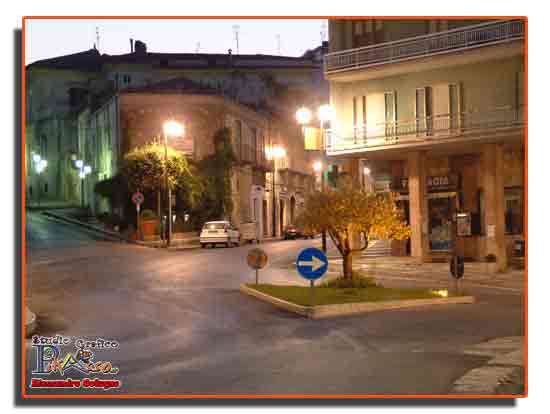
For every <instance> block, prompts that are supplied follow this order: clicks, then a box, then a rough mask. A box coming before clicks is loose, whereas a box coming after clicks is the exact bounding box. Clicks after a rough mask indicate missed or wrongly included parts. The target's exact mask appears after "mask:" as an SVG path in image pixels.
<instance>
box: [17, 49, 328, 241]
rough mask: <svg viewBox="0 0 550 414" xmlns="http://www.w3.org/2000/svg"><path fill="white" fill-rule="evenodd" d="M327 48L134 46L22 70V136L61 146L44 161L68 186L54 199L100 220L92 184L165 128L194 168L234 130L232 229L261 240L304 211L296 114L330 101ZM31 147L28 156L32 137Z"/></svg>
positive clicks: (305, 171)
mask: <svg viewBox="0 0 550 414" xmlns="http://www.w3.org/2000/svg"><path fill="white" fill-rule="evenodd" d="M327 47H328V46H327V45H326V44H325V45H323V46H321V47H319V48H317V49H314V50H312V51H308V52H306V54H304V56H303V57H299V58H294V57H285V56H266V55H233V54H232V53H231V51H229V52H228V53H227V54H165V53H162V54H161V53H150V52H147V49H146V46H145V44H143V43H142V42H139V41H138V42H136V43H135V48H134V45H133V43H132V50H131V53H129V54H125V55H117V56H108V55H100V54H99V52H98V51H97V50H95V49H92V50H90V51H87V52H82V53H78V54H75V55H69V56H62V57H59V58H54V59H47V60H44V61H39V62H35V63H33V64H32V65H30V66H29V67H28V68H27V97H28V102H29V106H28V115H27V119H26V121H27V128H26V129H27V131H29V132H34V135H35V136H36V135H38V136H41V137H44V139H46V140H51V139H52V136H55V137H58V140H60V141H61V142H62V143H64V146H59V147H58V148H57V149H55V150H52V152H51V153H50V154H48V155H47V158H49V160H53V161H49V165H52V164H53V165H54V166H56V165H58V164H59V167H58V168H56V169H54V168H48V170H47V171H46V173H47V174H48V177H49V178H48V179H49V180H50V181H52V182H61V181H62V180H61V178H60V177H62V178H63V177H67V178H64V181H63V182H66V183H67V184H65V185H64V186H65V187H67V188H71V189H72V192H68V194H69V195H70V197H69V196H68V195H67V194H66V193H64V192H61V191H56V190H55V189H54V188H55V187H51V186H50V192H49V194H50V196H51V197H52V198H58V199H63V200H66V201H73V202H78V201H79V200H80V194H81V193H83V194H84V195H83V202H84V204H85V205H90V206H91V207H92V208H93V209H95V210H104V209H105V208H106V207H107V206H106V204H104V203H103V204H102V203H101V202H100V199H99V198H95V196H94V193H93V187H94V184H95V183H96V182H97V181H99V180H102V179H105V178H108V177H111V176H113V175H114V174H115V173H116V171H117V168H118V164H119V162H120V160H121V159H122V157H123V156H124V154H125V153H126V152H127V151H128V150H130V149H132V148H134V147H135V146H138V145H140V144H143V143H145V142H150V141H151V140H152V139H154V137H157V136H159V135H160V133H161V125H162V120H165V119H167V118H171V117H175V116H176V115H177V116H179V117H180V118H181V120H182V121H183V122H185V124H186V130H187V134H186V139H185V140H183V141H182V142H183V143H184V144H181V143H180V144H181V145H180V144H177V143H176V142H175V143H173V145H174V146H175V147H177V148H178V149H180V150H182V151H185V152H186V153H187V154H188V155H189V156H190V157H192V158H193V159H194V160H200V159H202V158H204V157H205V156H207V155H209V154H210V153H211V152H212V151H213V139H212V138H213V133H214V130H215V128H217V127H220V126H222V125H223V126H228V127H230V128H231V130H232V136H233V139H234V140H235V142H234V150H235V152H236V154H237V157H238V162H239V165H238V167H236V169H235V174H234V179H233V193H234V194H233V197H234V201H236V202H235V203H234V204H235V210H234V213H233V216H234V217H233V220H234V221H235V223H236V224H238V223H241V222H244V221H249V220H256V221H258V222H259V221H261V226H260V230H259V231H260V232H261V234H262V235H264V236H267V235H278V234H280V232H281V229H282V228H283V227H284V226H285V225H286V224H289V223H291V222H292V221H293V220H294V217H295V215H296V206H298V207H299V206H300V205H301V204H302V203H303V195H304V192H305V191H306V188H307V186H308V182H309V181H308V176H309V175H310V174H311V173H312V169H311V162H310V154H309V153H306V151H305V150H304V145H303V138H302V137H301V134H300V128H299V126H298V125H297V124H296V122H295V120H294V112H295V110H296V108H298V106H300V105H303V104H304V103H307V104H312V105H319V104H321V103H325V102H326V101H327V100H328V83H327V82H326V81H324V79H323V72H322V61H321V57H322V54H323V52H324V51H326V49H327ZM50 85H53V86H52V87H51V88H50ZM55 97H57V98H55ZM53 98H55V99H53ZM50 100H51V101H50ZM48 102H51V103H50V104H49V105H48ZM62 131H63V133H62ZM300 142H301V144H300ZM27 143H28V144H29V145H28V147H29V148H31V147H32V148H34V147H33V139H31V137H30V136H29V135H27ZM275 143H276V145H277V146H278V147H280V148H282V149H283V150H284V151H283V153H284V156H283V157H282V158H280V159H278V160H277V163H278V164H279V163H281V168H277V169H276V170H274V169H273V168H272V167H273V165H274V164H273V160H267V159H266V155H265V154H266V151H267V154H271V153H273V151H270V149H271V148H272V147H273V146H274V145H275ZM182 145H183V146H182ZM65 147H67V148H65ZM29 151H34V150H32V149H31V150H29ZM77 158H78V159H84V161H85V162H86V163H87V164H90V165H91V167H92V174H91V175H90V176H88V177H86V178H85V179H84V180H83V181H81V180H79V179H78V173H77V171H76V169H75V168H74V160H75V159H77ZM61 160H62V161H61ZM72 161H73V162H72ZM27 176H28V178H27V183H28V187H31V186H32V185H33V182H32V180H33V174H32V170H29V169H27ZM266 181H267V183H266ZM273 183H275V184H273ZM82 186H83V187H84V189H83V191H81V189H82ZM273 194H275V196H273ZM273 206H274V207H273ZM272 217H273V218H275V220H272V219H271V218H272ZM267 218H269V219H267Z"/></svg>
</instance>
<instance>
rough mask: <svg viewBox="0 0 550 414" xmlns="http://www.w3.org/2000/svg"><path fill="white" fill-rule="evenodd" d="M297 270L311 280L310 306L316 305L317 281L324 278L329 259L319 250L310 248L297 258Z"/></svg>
mask: <svg viewBox="0 0 550 414" xmlns="http://www.w3.org/2000/svg"><path fill="white" fill-rule="evenodd" d="M296 270H297V271H298V273H299V274H300V276H302V277H303V278H304V279H307V280H309V286H310V304H311V306H313V305H314V299H315V290H314V287H315V280H317V279H319V278H320V277H322V276H323V275H324V274H325V273H326V272H327V270H328V258H327V256H326V255H325V253H323V251H321V250H319V249H315V248H313V247H309V248H307V249H304V250H302V251H301V252H300V254H299V255H298V257H297V258H296Z"/></svg>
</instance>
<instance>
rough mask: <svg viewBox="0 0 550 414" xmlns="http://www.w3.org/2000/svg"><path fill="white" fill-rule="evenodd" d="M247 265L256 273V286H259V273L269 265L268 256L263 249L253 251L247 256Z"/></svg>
mask: <svg viewBox="0 0 550 414" xmlns="http://www.w3.org/2000/svg"><path fill="white" fill-rule="evenodd" d="M246 263H247V264H248V266H249V267H251V268H252V269H254V270H255V271H256V284H258V271H259V270H260V269H263V268H264V267H265V265H266V264H267V254H266V252H264V251H263V250H262V249H258V248H256V249H252V250H250V251H249V252H248V255H247V256H246Z"/></svg>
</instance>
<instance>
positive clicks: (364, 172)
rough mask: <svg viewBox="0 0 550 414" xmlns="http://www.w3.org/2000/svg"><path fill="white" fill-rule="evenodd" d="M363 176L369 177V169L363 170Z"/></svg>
mask: <svg viewBox="0 0 550 414" xmlns="http://www.w3.org/2000/svg"><path fill="white" fill-rule="evenodd" d="M363 174H365V175H369V174H370V168H369V167H364V168H363Z"/></svg>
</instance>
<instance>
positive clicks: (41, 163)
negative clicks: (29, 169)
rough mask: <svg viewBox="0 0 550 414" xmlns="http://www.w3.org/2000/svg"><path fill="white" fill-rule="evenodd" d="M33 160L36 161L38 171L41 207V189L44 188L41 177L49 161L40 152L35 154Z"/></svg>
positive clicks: (35, 166)
mask: <svg viewBox="0 0 550 414" xmlns="http://www.w3.org/2000/svg"><path fill="white" fill-rule="evenodd" d="M32 161H33V162H34V170H35V171H36V174H37V175H38V207H40V194H41V189H42V182H41V180H40V177H41V176H42V172H43V171H44V170H45V169H46V167H47V166H48V161H46V160H45V159H43V158H42V157H41V156H40V155H38V154H33V156H32Z"/></svg>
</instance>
